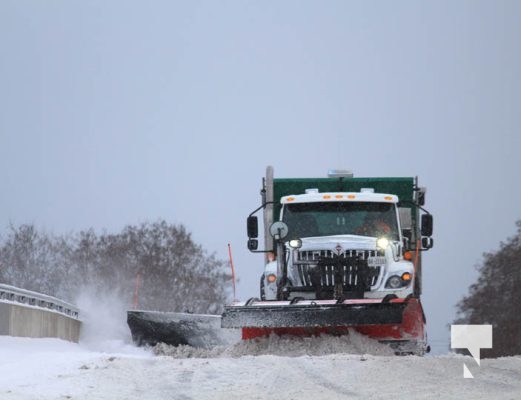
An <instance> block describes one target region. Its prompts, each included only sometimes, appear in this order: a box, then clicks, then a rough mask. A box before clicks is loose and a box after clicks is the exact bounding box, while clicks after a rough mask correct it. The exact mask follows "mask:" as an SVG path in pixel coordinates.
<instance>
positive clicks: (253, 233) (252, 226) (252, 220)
mask: <svg viewBox="0 0 521 400" xmlns="http://www.w3.org/2000/svg"><path fill="white" fill-rule="evenodd" d="M246 225H247V228H248V237H249V238H257V237H258V236H259V221H258V219H257V217H256V216H253V215H251V216H249V217H248V219H247V220H246ZM248 248H250V247H249V244H248ZM250 250H251V249H250Z"/></svg>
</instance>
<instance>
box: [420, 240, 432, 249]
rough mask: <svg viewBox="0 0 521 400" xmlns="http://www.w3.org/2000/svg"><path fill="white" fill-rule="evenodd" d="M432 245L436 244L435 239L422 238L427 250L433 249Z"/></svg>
mask: <svg viewBox="0 0 521 400" xmlns="http://www.w3.org/2000/svg"><path fill="white" fill-rule="evenodd" d="M432 246H434V240H433V239H432V238H431V237H424V238H422V247H423V248H424V249H425V250H429V249H432Z"/></svg>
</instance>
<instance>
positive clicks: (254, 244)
mask: <svg viewBox="0 0 521 400" xmlns="http://www.w3.org/2000/svg"><path fill="white" fill-rule="evenodd" d="M258 247H259V241H258V240H257V239H250V240H248V250H250V251H254V250H257V248H258Z"/></svg>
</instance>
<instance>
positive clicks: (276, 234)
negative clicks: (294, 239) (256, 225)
mask: <svg viewBox="0 0 521 400" xmlns="http://www.w3.org/2000/svg"><path fill="white" fill-rule="evenodd" d="M270 235H271V236H272V237H273V239H275V240H282V239H284V238H285V237H286V236H288V225H286V224H285V223H284V222H282V221H277V222H274V223H273V224H271V226H270Z"/></svg>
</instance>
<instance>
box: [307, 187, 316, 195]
mask: <svg viewBox="0 0 521 400" xmlns="http://www.w3.org/2000/svg"><path fill="white" fill-rule="evenodd" d="M317 193H318V189H317V188H312V189H306V194H317Z"/></svg>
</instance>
